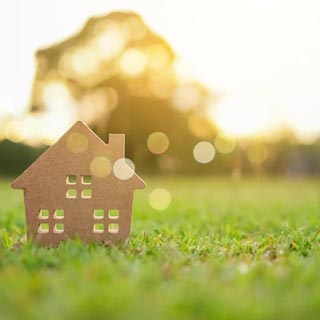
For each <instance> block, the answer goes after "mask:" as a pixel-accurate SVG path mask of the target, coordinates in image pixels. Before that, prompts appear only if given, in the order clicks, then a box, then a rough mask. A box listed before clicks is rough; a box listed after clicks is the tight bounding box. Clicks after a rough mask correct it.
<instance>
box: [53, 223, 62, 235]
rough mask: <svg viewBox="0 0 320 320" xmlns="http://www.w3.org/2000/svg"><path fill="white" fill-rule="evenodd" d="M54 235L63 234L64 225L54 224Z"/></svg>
mask: <svg viewBox="0 0 320 320" xmlns="http://www.w3.org/2000/svg"><path fill="white" fill-rule="evenodd" d="M53 232H54V233H63V232H64V224H63V223H56V224H55V225H54V229H53Z"/></svg>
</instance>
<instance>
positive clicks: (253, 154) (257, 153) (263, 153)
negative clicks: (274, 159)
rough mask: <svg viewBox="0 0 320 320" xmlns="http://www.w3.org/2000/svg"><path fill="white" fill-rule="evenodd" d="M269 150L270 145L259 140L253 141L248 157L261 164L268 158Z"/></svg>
mask: <svg viewBox="0 0 320 320" xmlns="http://www.w3.org/2000/svg"><path fill="white" fill-rule="evenodd" d="M268 155H269V150H268V147H267V146H266V145H265V144H263V143H259V142H252V143H250V144H249V146H248V148H247V157H248V159H249V160H250V162H251V163H253V164H261V163H263V162H265V161H266V160H267V158H268Z"/></svg>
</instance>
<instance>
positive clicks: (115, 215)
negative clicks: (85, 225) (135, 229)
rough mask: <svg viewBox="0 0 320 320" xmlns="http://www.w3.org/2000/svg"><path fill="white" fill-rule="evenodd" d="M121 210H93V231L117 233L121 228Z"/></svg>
mask: <svg viewBox="0 0 320 320" xmlns="http://www.w3.org/2000/svg"><path fill="white" fill-rule="evenodd" d="M119 217H120V212H119V210H116V209H111V210H103V209H95V210H93V233H110V234H117V233H119V230H120V225H119V221H118V220H119Z"/></svg>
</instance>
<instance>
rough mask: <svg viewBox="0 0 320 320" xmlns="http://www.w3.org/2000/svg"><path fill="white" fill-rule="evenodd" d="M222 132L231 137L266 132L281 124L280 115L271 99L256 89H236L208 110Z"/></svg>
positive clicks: (277, 127) (275, 128)
mask: <svg viewBox="0 0 320 320" xmlns="http://www.w3.org/2000/svg"><path fill="white" fill-rule="evenodd" d="M210 116H211V118H212V119H213V120H214V121H215V122H216V124H217V126H218V127H219V128H220V130H221V131H222V132H224V133H225V134H227V135H230V136H233V137H241V138H243V137H250V136H254V135H262V134H267V133H268V132H272V131H275V130H277V129H279V127H280V126H281V124H282V123H281V119H282V118H281V116H280V115H279V111H278V110H277V109H276V106H275V104H274V103H273V102H272V100H271V99H270V98H269V97H267V96H265V95H263V94H261V93H258V92H256V91H238V92H235V93H233V94H230V95H228V96H226V97H225V98H223V99H222V101H221V103H219V105H218V106H217V107H215V108H212V109H211V110H210Z"/></svg>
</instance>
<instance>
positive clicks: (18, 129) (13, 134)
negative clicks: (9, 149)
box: [4, 120, 27, 143]
mask: <svg viewBox="0 0 320 320" xmlns="http://www.w3.org/2000/svg"><path fill="white" fill-rule="evenodd" d="M4 134H5V137H6V138H7V139H8V140H10V141H12V142H15V143H18V142H22V141H23V140H24V139H25V138H26V134H27V131H26V128H25V126H24V123H23V121H21V120H13V121H10V122H9V123H8V124H7V126H6V128H5V131H4Z"/></svg>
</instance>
